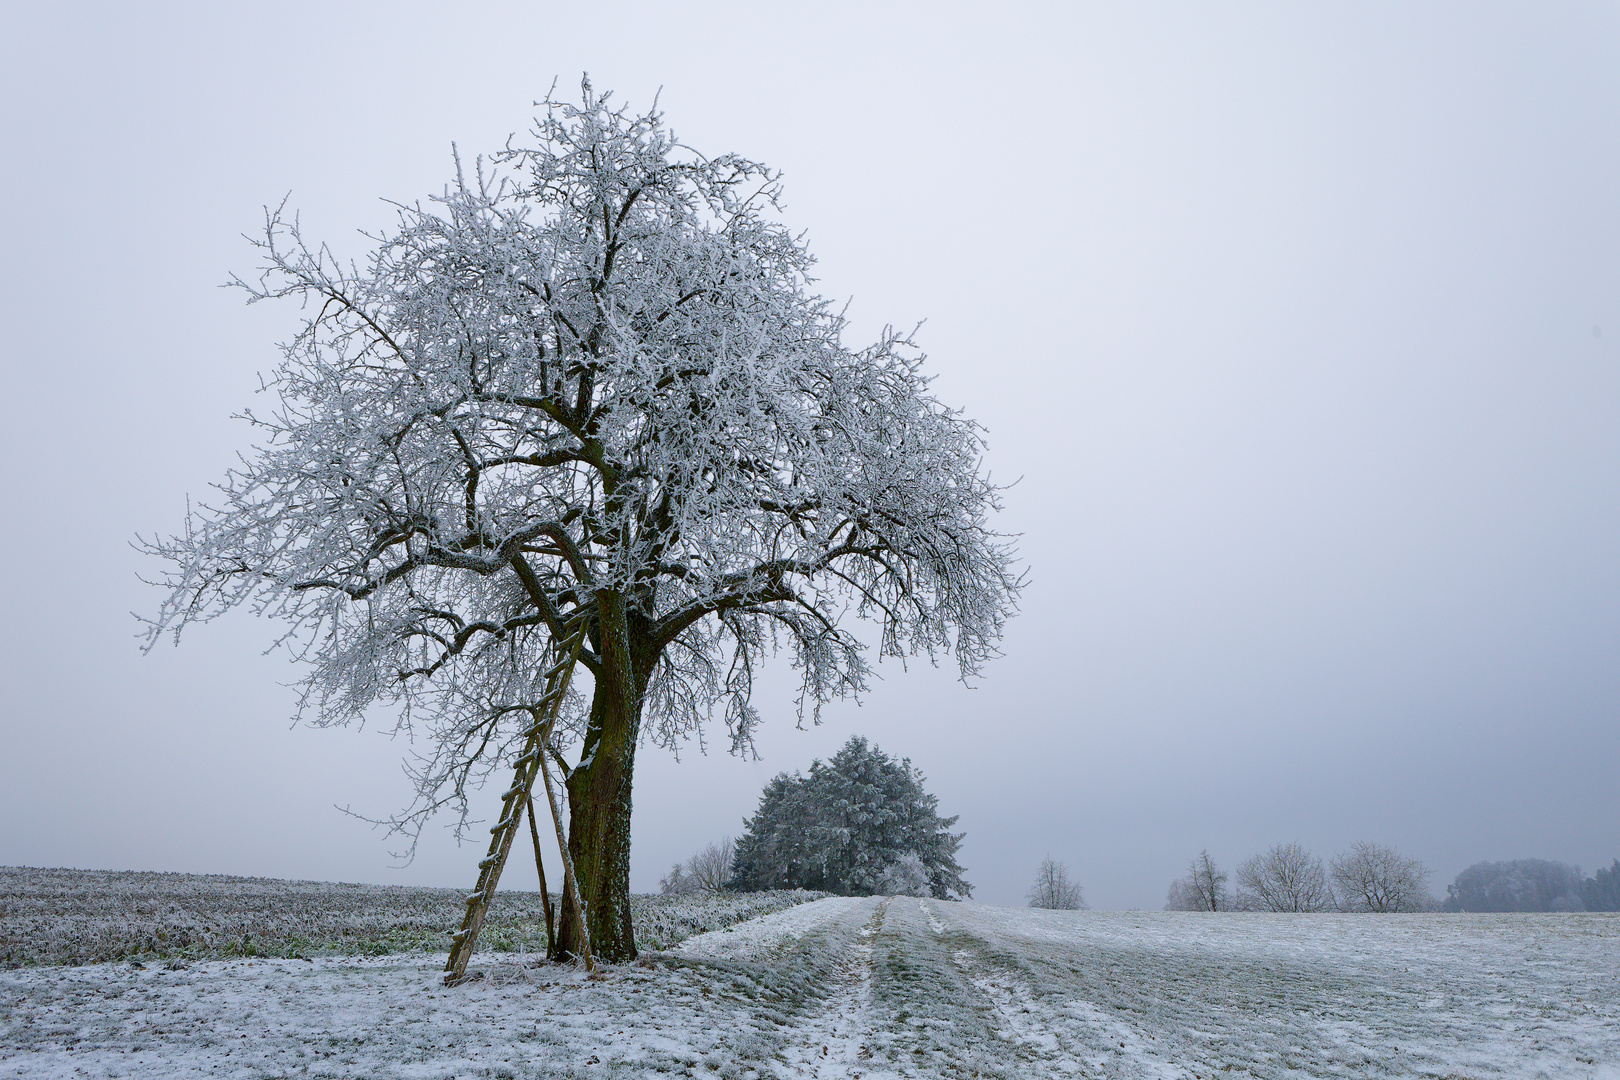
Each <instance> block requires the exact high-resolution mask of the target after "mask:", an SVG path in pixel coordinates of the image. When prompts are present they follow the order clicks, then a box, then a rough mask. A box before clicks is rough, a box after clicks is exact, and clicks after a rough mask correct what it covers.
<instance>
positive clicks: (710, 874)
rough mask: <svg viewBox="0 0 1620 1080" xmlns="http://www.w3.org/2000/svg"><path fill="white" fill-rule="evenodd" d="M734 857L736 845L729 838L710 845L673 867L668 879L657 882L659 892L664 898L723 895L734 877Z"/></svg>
mask: <svg viewBox="0 0 1620 1080" xmlns="http://www.w3.org/2000/svg"><path fill="white" fill-rule="evenodd" d="M735 854H736V845H735V844H733V843H732V840H731V837H729V836H728V837H726V838H725V839H724V840H722V841H720V842H719V843H718V844H710V845H709V846H707V847H705V848H704V849H703V850H702V851H700V852H698V853H697V854H696V855H693V856H692V857H691V858H690V859H687V860H686V861H685V862H684V863H676V864H675V865H674V866H673V867H671V868H670V871H669V876H668V877H665V878H664V879H663V880H662V881H660V882H659V883H658V891H659V892H661V893H663V894H664V895H665V896H692V895H697V894H702V895H708V894H712V893H717V892H720V891H722V890H723V889H725V887H726V882H727V881H728V880H729V879H730V878H731V860H732V857H733V856H734V855H735Z"/></svg>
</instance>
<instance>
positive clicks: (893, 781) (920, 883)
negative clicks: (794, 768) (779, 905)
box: [729, 737, 973, 900]
mask: <svg viewBox="0 0 1620 1080" xmlns="http://www.w3.org/2000/svg"><path fill="white" fill-rule="evenodd" d="M922 785H923V775H922V773H921V772H919V771H918V770H917V769H916V768H914V767H913V766H912V764H911V761H910V759H901V760H896V759H894V758H891V757H889V756H888V755H887V754H885V753H884V752H883V751H882V750H880V749H878V748H877V747H876V746H872V745H871V744H869V743H868V742H867V741H866V740H865V739H862V738H859V737H853V738H851V739H850V740H849V742H847V743H845V744H844V746H843V748H842V749H840V750H839V751H838V753H837V754H835V755H833V757H832V759H831V760H829V761H827V762H826V763H825V764H824V763H822V762H821V761H815V762H812V763H811V765H810V775H809V776H801V775H799V774H798V773H794V774H793V775H792V776H789V775H788V774H787V773H781V774H779V775H778V776H776V777H775V778H774V779H773V780H771V782H770V783H768V784H766V785H765V790H764V792H763V793H761V795H760V798H759V809H758V810H757V811H755V813H754V816H753V817H752V818H750V819H749V820H748V821H747V822H746V823H745V825H746V829H747V831H746V832H745V833H744V835H743V836H742V838H741V839H739V840H738V841H737V856H736V859H735V861H734V862H733V863H732V876H731V882H730V885H729V887H730V888H733V889H741V890H746V891H754V890H759V889H821V890H824V891H826V892H830V893H838V894H841V895H844V896H870V895H872V894H874V893H899V892H904V893H912V892H915V893H917V894H919V895H928V896H933V897H936V898H938V899H941V900H951V899H959V898H962V897H966V896H970V895H972V892H973V887H972V886H971V885H969V884H968V883H967V882H966V881H964V880H962V867H960V866H959V865H957V862H956V851H957V849H958V848H959V847H960V846H961V844H962V837H963V836H965V835H966V834H965V833H953V832H951V831H950V829H951V826H952V825H955V824H956V820H957V819H956V818H954V817H949V818H941V817H940V816H939V813H938V807H939V801H938V799H936V798H935V797H934V796H933V795H930V794H928V792H926V791H924V790H923V786H922Z"/></svg>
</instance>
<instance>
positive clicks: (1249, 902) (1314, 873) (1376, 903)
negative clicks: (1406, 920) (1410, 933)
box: [1164, 842, 1435, 912]
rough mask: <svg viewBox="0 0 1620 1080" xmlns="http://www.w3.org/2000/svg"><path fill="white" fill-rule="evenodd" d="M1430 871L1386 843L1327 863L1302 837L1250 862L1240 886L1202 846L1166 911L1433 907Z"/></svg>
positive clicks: (1242, 869) (1173, 887)
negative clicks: (1230, 883)
mask: <svg viewBox="0 0 1620 1080" xmlns="http://www.w3.org/2000/svg"><path fill="white" fill-rule="evenodd" d="M1428 878H1429V870H1428V868H1427V867H1425V866H1424V865H1423V864H1422V863H1420V862H1418V861H1417V860H1416V859H1408V858H1406V857H1405V856H1403V855H1402V854H1401V853H1400V852H1398V851H1396V850H1395V849H1394V848H1392V847H1388V846H1386V845H1384V844H1372V843H1365V842H1364V843H1357V844H1352V845H1351V846H1350V849H1349V850H1348V851H1343V852H1340V853H1339V854H1337V855H1335V856H1334V857H1333V859H1332V861H1331V862H1329V863H1328V864H1327V865H1326V866H1324V865H1323V863H1322V860H1321V859H1319V858H1317V857H1316V856H1314V855H1312V854H1311V853H1310V852H1309V851H1307V850H1305V848H1304V847H1303V846H1302V845H1300V844H1299V843H1297V842H1296V843H1287V844H1277V845H1275V846H1274V847H1272V848H1271V849H1270V850H1268V851H1266V852H1265V853H1264V854H1261V855H1255V856H1252V857H1250V858H1247V859H1245V860H1243V861H1242V862H1241V863H1239V864H1238V866H1237V870H1236V885H1237V888H1236V889H1235V890H1233V891H1228V889H1227V882H1228V881H1229V880H1232V879H1230V878H1228V876H1227V874H1226V871H1224V870H1222V869H1221V868H1220V867H1219V866H1217V865H1216V863H1215V860H1214V859H1212V858H1210V855H1209V852H1208V851H1200V852H1199V853H1198V856H1197V858H1195V859H1193V860H1192V861H1191V862H1190V863H1189V864H1188V866H1187V874H1186V876H1185V877H1180V878H1177V879H1176V880H1175V881H1173V882H1171V883H1170V892H1169V895H1168V897H1167V898H1166V901H1165V905H1164V907H1165V910H1166V911H1356V912H1399V911H1431V910H1433V909H1434V906H1435V904H1434V899H1433V897H1431V896H1430V895H1429V890H1428Z"/></svg>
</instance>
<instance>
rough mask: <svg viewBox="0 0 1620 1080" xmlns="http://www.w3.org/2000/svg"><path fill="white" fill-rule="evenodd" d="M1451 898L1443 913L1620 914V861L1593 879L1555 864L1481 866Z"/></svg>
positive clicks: (1452, 888)
mask: <svg viewBox="0 0 1620 1080" xmlns="http://www.w3.org/2000/svg"><path fill="white" fill-rule="evenodd" d="M1446 894H1447V895H1446V899H1445V902H1444V903H1442V904H1441V905H1440V908H1441V910H1442V911H1620V859H1616V860H1614V863H1613V865H1611V866H1610V867H1609V868H1608V869H1607V870H1599V871H1598V872H1597V873H1595V874H1593V875H1592V876H1591V877H1589V878H1583V877H1581V871H1580V867H1578V866H1571V865H1569V864H1568V863H1561V862H1554V861H1552V860H1550V859H1512V860H1510V861H1508V862H1477V863H1475V864H1474V865H1473V866H1470V867H1469V868H1468V869H1466V870H1464V871H1463V872H1462V873H1460V874H1458V875H1457V880H1456V881H1454V882H1452V883H1451V884H1450V885H1448V886H1446Z"/></svg>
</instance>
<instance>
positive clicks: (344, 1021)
mask: <svg viewBox="0 0 1620 1080" xmlns="http://www.w3.org/2000/svg"><path fill="white" fill-rule="evenodd" d="M442 962H443V961H442V956H432V955H425V954H421V953H416V954H404V955H393V956H380V957H365V956H352V957H336V956H324V957H314V958H312V959H309V960H296V959H274V960H265V959H247V958H244V959H233V960H207V961H200V962H195V963H192V964H190V965H189V966H187V967H185V968H182V969H179V970H168V969H166V968H165V967H164V966H162V965H156V964H154V965H148V966H147V967H145V968H144V969H137V968H135V967H133V966H131V965H130V964H128V963H118V964H100V965H93V966H88V967H39V968H30V969H22V970H13V971H7V972H3V973H0V1009H3V1021H0V1076H40V1077H53V1076H63V1077H67V1076H98V1077H99V1076H141V1077H158V1076H239V1077H270V1076H312V1077H315V1076H324V1077H412V1078H416V1077H422V1078H429V1077H534V1076H544V1077H629V1076H649V1075H653V1076H655V1075H664V1074H676V1075H682V1074H684V1075H696V1076H709V1075H713V1076H721V1077H778V1076H782V1077H787V1076H805V1077H857V1076H859V1077H865V1078H868V1080H877V1078H880V1077H894V1076H919V1077H930V1076H940V1077H972V1076H980V1077H1043V1076H1059V1077H1062V1076H1101V1077H1116V1076H1117V1077H1176V1078H1181V1077H1187V1078H1192V1077H1196V1078H1200V1080H1202V1078H1206V1077H1211V1076H1243V1075H1255V1076H1266V1077H1282V1076H1290V1077H1297V1076H1335V1077H1337V1076H1345V1077H1384V1076H1388V1077H1397V1076H1399V1077H1409V1076H1410V1077H1423V1076H1430V1077H1459V1078H1461V1077H1473V1078H1481V1077H1533V1076H1548V1077H1606V1078H1620V1065H1617V1063H1620V916H1614V915H1494V916H1477V915H1476V916H1468V915H1463V916H1456V915H1410V916H1366V915H1360V916H1350V915H1297V916H1285V915H1260V914H1254V915H1216V916H1211V915H1199V914H1194V913H1179V912H1164V913H1093V912H1048V911H1029V910H1023V909H1012V908H995V907H987V906H983V905H977V904H952V903H941V902H936V901H932V900H916V899H911V898H893V899H883V898H863V899H847V898H831V899H825V900H820V901H817V902H815V903H810V904H804V905H800V906H797V907H793V908H789V909H787V910H784V911H780V912H778V913H776V914H773V915H768V916H765V917H763V918H760V919H756V920H753V921H751V922H747V923H743V924H739V925H738V926H735V927H733V928H731V929H729V930H722V931H716V932H713V933H708V934H704V935H700V936H697V937H692V938H689V939H688V940H687V941H685V942H684V943H683V944H682V945H680V946H679V947H677V948H676V949H673V950H671V951H669V952H665V953H659V954H656V955H649V956H648V957H646V958H645V959H644V960H643V961H641V962H638V963H636V964H632V965H626V966H623V967H616V968H611V969H609V970H607V971H606V972H605V973H604V975H603V976H602V977H600V978H586V977H584V976H583V975H582V974H580V973H579V972H576V971H573V970H571V969H567V968H561V967H557V966H554V965H552V966H540V967H535V966H532V962H531V961H528V960H525V959H522V958H520V957H518V956H515V955H513V954H484V955H481V956H480V957H478V958H477V959H476V960H475V962H474V966H475V967H477V968H481V969H482V970H483V972H484V977H483V978H482V979H479V980H477V981H474V982H471V983H468V984H465V985H463V986H460V987H457V988H454V989H446V988H444V987H442V986H441V985H439V969H440V967H441V965H442Z"/></svg>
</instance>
